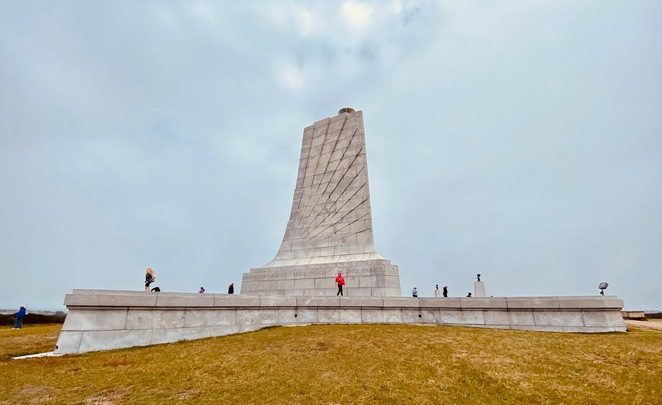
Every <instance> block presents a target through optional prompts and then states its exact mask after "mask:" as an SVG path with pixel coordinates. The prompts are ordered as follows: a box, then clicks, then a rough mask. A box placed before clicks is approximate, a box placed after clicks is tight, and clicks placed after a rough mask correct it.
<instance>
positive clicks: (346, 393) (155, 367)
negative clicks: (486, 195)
mask: <svg viewBox="0 0 662 405" xmlns="http://www.w3.org/2000/svg"><path fill="white" fill-rule="evenodd" d="M40 328H44V327H39V328H38V327H34V328H30V329H27V330H25V331H24V332H21V333H24V334H26V336H27V335H28V334H29V332H34V335H32V336H34V340H35V341H37V342H36V343H35V342H31V341H30V340H29V339H28V340H18V341H17V340H12V339H17V338H18V337H16V336H12V334H11V333H7V332H15V331H5V330H0V347H2V353H3V356H7V355H9V354H13V353H16V354H18V353H21V354H23V353H24V352H25V351H26V350H22V349H19V348H14V349H7V346H8V344H9V342H13V343H11V344H12V345H15V344H16V342H22V343H20V344H26V345H28V346H30V347H35V348H36V347H41V346H39V345H43V346H44V347H47V348H50V347H52V346H53V344H54V342H55V341H54V335H55V334H56V333H57V331H58V328H59V326H49V327H46V328H50V329H48V331H46V330H42V329H40ZM0 381H2V383H0V384H1V385H0V402H6V403H21V404H24V403H40V402H52V403H104V404H109V403H126V402H130V403H168V402H170V403H172V402H190V403H200V402H208V403H226V402H227V403H327V404H328V403H405V402H412V401H413V402H421V403H435V404H436V403H555V404H557V403H566V404H575V403H598V402H600V403H628V404H629V403H646V404H654V403H662V332H660V331H653V330H639V329H635V330H633V331H631V332H629V333H627V334H600V335H580V334H554V333H535V332H522V331H507V330H487V329H471V328H460V327H442V326H436V327H426V326H413V325H412V326H408V325H353V326H349V325H324V326H321V325H320V326H309V327H297V328H270V329H265V330H261V331H258V332H253V333H247V334H242V335H234V336H226V337H221V338H213V339H206V340H201V341H194V342H181V343H176V344H169V345H159V346H153V347H149V348H133V349H126V350H117V351H112V352H100V353H90V354H86V355H78V356H65V357H59V358H41V359H30V360H20V361H17V360H8V359H7V358H6V357H4V358H2V359H1V360H0Z"/></svg>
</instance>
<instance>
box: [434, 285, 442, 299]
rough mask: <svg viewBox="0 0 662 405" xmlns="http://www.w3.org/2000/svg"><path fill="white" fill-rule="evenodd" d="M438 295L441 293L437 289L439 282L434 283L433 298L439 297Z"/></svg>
mask: <svg viewBox="0 0 662 405" xmlns="http://www.w3.org/2000/svg"><path fill="white" fill-rule="evenodd" d="M440 295H441V294H440V291H439V284H436V285H435V286H434V297H435V298H439V296H440Z"/></svg>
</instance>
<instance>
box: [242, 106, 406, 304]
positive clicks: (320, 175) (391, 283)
mask: <svg viewBox="0 0 662 405" xmlns="http://www.w3.org/2000/svg"><path fill="white" fill-rule="evenodd" d="M338 272H342V273H343V275H344V276H345V279H346V283H347V284H346V295H349V296H400V275H399V272H398V267H397V266H395V265H393V264H391V262H390V261H389V260H386V259H384V258H383V257H382V256H380V255H379V254H378V253H377V251H376V250H375V247H374V240H373V227H372V211H371V208H370V190H369V186H368V163H367V160H366V144H365V131H364V128H363V112H362V111H355V110H354V109H352V108H342V109H341V110H340V111H338V115H336V116H335V117H330V118H324V119H322V120H319V121H317V122H315V123H313V124H312V125H310V126H308V127H306V128H305V129H304V131H303V142H302V144H301V157H300V159H299V172H298V178H297V183H296V188H295V190H294V197H293V199H292V210H291V212H290V219H289V221H288V223H287V228H286V230H285V236H284V237H283V241H282V242H281V244H280V249H278V253H277V254H276V257H274V259H273V260H272V261H270V262H269V263H267V264H265V265H264V266H261V267H256V268H253V269H251V271H250V272H249V273H245V274H244V275H243V280H242V282H241V293H242V294H251V295H297V296H302V295H304V296H322V295H336V286H335V283H334V278H335V276H336V274H337V273H338Z"/></svg>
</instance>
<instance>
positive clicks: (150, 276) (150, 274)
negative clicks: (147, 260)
mask: <svg viewBox="0 0 662 405" xmlns="http://www.w3.org/2000/svg"><path fill="white" fill-rule="evenodd" d="M155 281H156V273H154V270H152V268H151V267H148V268H147V270H145V291H149V285H150V284H152V283H153V282H155Z"/></svg>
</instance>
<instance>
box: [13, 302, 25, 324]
mask: <svg viewBox="0 0 662 405" xmlns="http://www.w3.org/2000/svg"><path fill="white" fill-rule="evenodd" d="M27 314H28V311H27V310H26V309H25V307H23V306H22V307H21V308H19V310H18V312H17V313H15V314H14V315H15V316H16V324H15V325H14V329H22V328H23V318H25V315H27Z"/></svg>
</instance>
